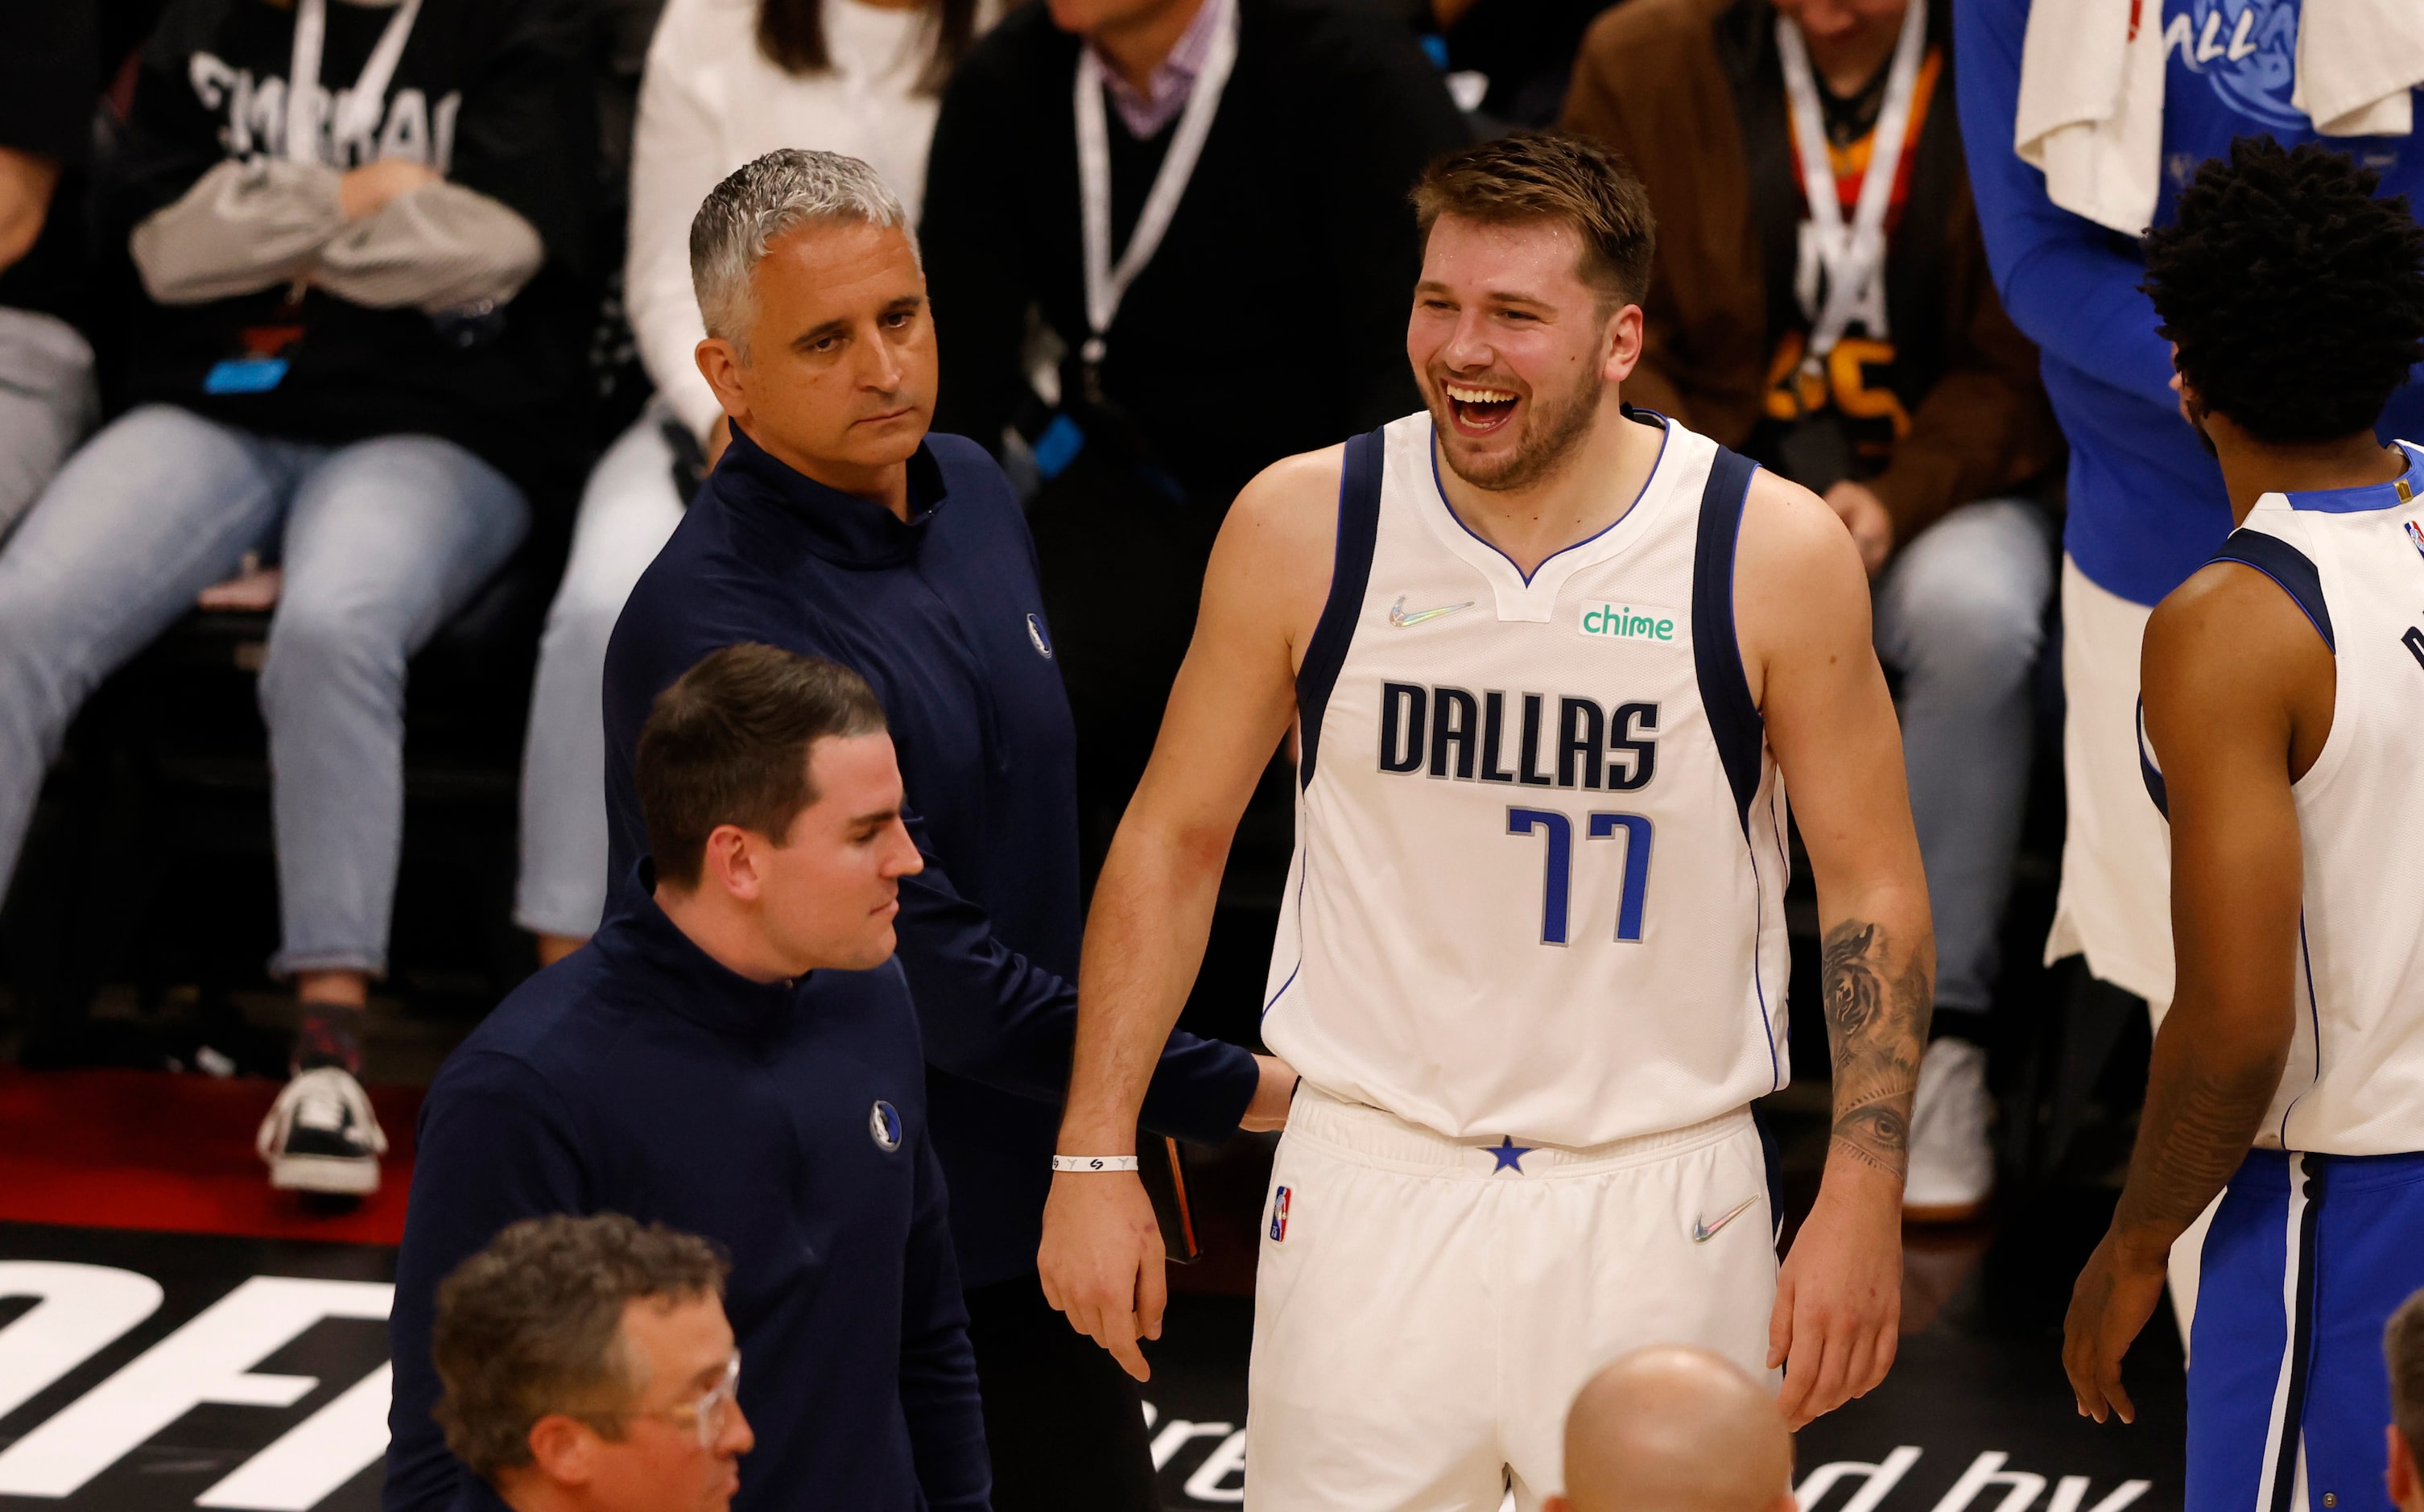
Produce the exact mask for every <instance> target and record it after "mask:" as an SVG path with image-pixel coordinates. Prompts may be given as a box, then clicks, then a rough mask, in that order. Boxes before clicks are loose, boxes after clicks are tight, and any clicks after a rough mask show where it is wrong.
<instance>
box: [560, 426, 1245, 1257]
mask: <svg viewBox="0 0 2424 1512" xmlns="http://www.w3.org/2000/svg"><path fill="white" fill-rule="evenodd" d="M909 492H910V504H911V509H910V517H909V519H908V520H907V521H906V522H903V521H902V520H901V519H900V518H899V517H896V516H894V515H893V513H892V512H891V511H890V510H888V509H885V508H884V507H883V506H882V505H880V504H875V503H870V502H869V501H866V500H863V499H857V498H853V497H852V496H851V495H849V494H845V493H841V492H839V491H837V490H836V489H832V488H828V487H826V486H824V485H822V484H820V483H817V482H815V481H813V480H811V479H809V478H806V477H804V476H803V475H801V474H800V473H798V472H796V471H794V470H791V469H790V468H789V467H788V466H786V465H784V464H783V463H781V462H779V461H777V460H775V459H774V458H773V457H772V456H770V455H768V454H766V453H765V452H764V451H762V450H761V449H759V448H758V446H757V445H756V444H755V443H754V442H752V441H751V440H750V438H748V437H747V436H746V435H744V434H743V433H742V430H741V428H740V427H739V426H737V425H736V426H734V427H733V432H732V444H731V446H730V447H729V448H727V449H726V452H725V454H724V456H723V458H722V460H721V461H720V462H719V464H718V465H717V467H716V470H715V471H714V472H713V473H712V474H711V475H710V477H709V478H708V480H707V482H706V484H705V485H703V486H702V487H701V488H700V490H699V493H698V497H697V498H696V499H695V500H694V501H692V503H691V506H690V511H689V513H688V515H686V516H685V517H683V519H682V522H681V524H680V525H679V526H678V527H677V528H676V529H675V531H674V533H673V537H672V538H671V539H670V540H668V541H667V542H666V543H665V547H664V549H663V550H662V551H661V552H659V553H658V555H657V559H656V561H655V562H654V563H653V564H652V565H650V566H649V567H648V570H647V571H646V573H644V574H642V575H641V578H640V581H639V583H638V585H637V586H636V587H635V588H634V589H633V590H632V593H631V597H630V600H629V601H628V602H627V603H626V604H625V606H624V609H623V614H622V618H621V619H620V620H618V621H617V622H616V623H615V626H614V637H613V639H612V640H611V641H610V642H609V644H608V646H607V652H606V674H605V678H606V680H605V718H606V808H607V816H608V820H609V833H610V835H611V836H612V848H611V855H612V858H613V865H614V872H613V875H614V876H615V877H617V878H628V877H629V876H630V875H631V872H630V867H631V865H632V863H633V862H634V861H635V860H636V859H637V858H638V857H639V856H640V855H641V854H642V853H643V852H645V851H646V849H647V836H646V826H645V825H644V824H643V823H642V821H641V819H640V814H639V798H638V794H637V793H636V791H635V790H634V789H633V788H632V786H631V757H632V753H633V752H634V751H635V750H636V749H637V748H638V745H639V737H640V726H641V725H642V724H644V723H646V719H647V715H648V709H649V708H650V706H651V705H652V704H653V703H654V702H655V699H656V696H657V694H658V693H659V692H662V691H663V690H664V689H665V688H666V687H668V686H670V685H671V684H672V683H673V682H674V680H675V679H676V678H678V677H679V676H681V675H682V674H683V673H684V672H687V671H688V670H690V668H691V667H692V666H693V665H694V664H696V662H697V661H698V660H699V659H700V658H701V657H704V656H706V655H707V654H708V653H709V652H710V651H713V650H716V649H717V648H719V647H722V646H726V645H736V644H738V643H741V642H746V641H758V642H763V643H765V644H767V645H777V646H781V647H783V648H784V649H785V650H789V651H797V652H801V653H803V654H806V655H814V656H821V657H827V658H830V659H831V660H833V661H838V662H840V663H841V664H843V665H844V666H847V667H851V668H853V670H855V671H857V672H858V673H859V674H860V675H861V676H864V677H866V678H867V680H868V681H869V683H870V684H871V685H872V686H873V687H874V689H875V692H876V695H877V696H878V697H879V698H881V699H882V700H883V702H884V708H885V715H886V716H887V718H888V719H889V721H890V724H891V726H892V740H893V743H894V745H895V747H896V748H897V749H898V750H899V752H900V756H901V777H902V780H903V782H904V784H905V786H906V788H907V792H908V807H909V815H908V820H909V833H910V835H911V836H913V837H914V838H915V839H916V841H917V849H918V851H920V852H921V853H922V854H923V855H924V856H925V859H926V869H925V871H924V872H923V873H921V874H919V875H917V876H915V877H904V878H902V879H901V913H900V915H899V917H898V919H897V920H896V921H895V928H896V929H897V930H898V931H899V933H900V939H901V950H900V961H901V966H902V968H903V969H904V970H905V971H906V972H907V973H908V978H909V985H910V989H911V991H912V993H913V995H915V997H916V999H917V1017H918V1022H919V1024H920V1026H921V1027H922V1028H923V1030H924V1034H925V1046H926V1059H927V1064H928V1066H929V1068H930V1074H929V1078H928V1091H929V1104H930V1106H931V1107H932V1109H933V1123H934V1149H935V1153H936V1154H938V1155H939V1156H940V1157H941V1160H942V1163H943V1170H944V1172H945V1174H946V1175H947V1176H948V1177H949V1184H950V1191H951V1232H952V1234H953V1236H954V1238H955V1239H956V1240H957V1242H958V1246H959V1256H960V1274H961V1279H962V1280H963V1281H965V1283H966V1284H967V1285H969V1286H982V1285H987V1284H989V1283H992V1282H995V1281H1008V1280H1011V1279H1013V1278H1014V1277H1017V1276H1021V1275H1026V1274H1030V1273H1032V1271H1033V1270H1034V1268H1035V1250H1036V1246H1037V1244H1038V1243H1039V1242H1040V1240H1041V1238H1042V1234H1043V1220H1044V1199H1045V1194H1046V1193H1047V1191H1048V1190H1049V1189H1050V1186H1051V1181H1052V1171H1051V1158H1050V1157H1051V1154H1052V1147H1053V1142H1054V1139H1055V1138H1056V1136H1057V1134H1058V1132H1059V1128H1060V1106H1061V1101H1062V1099H1063V1098H1064V1097H1065V1096H1066V1094H1067V1090H1068V1082H1069V1055H1070V1050H1071V1047H1072V1045H1073V1044H1074V1042H1075V1039H1076V986H1075V983H1076V974H1077V947H1078V940H1079V936H1080V934H1081V933H1082V931H1083V928H1084V921H1083V919H1082V917H1081V915H1080V914H1079V910H1078V902H1077V797H1076V766H1075V761H1076V756H1075V752H1076V732H1075V729H1074V727H1073V726H1072V724H1071V723H1070V718H1069V701H1068V697H1067V694H1066V693H1065V692H1063V691H1062V689H1061V673H1060V669H1059V667H1057V666H1056V665H1055V664H1054V662H1053V661H1052V640H1051V629H1050V627H1049V626H1048V625H1047V624H1046V623H1045V618H1044V601H1043V594H1042V592H1041V590H1040V589H1038V587H1037V586H1036V571H1035V546H1034V542H1033V541H1032V540H1031V539H1030V538H1029V535H1028V531H1027V520H1026V518H1025V517H1024V516H1022V515H1021V514H1020V513H1019V509H1018V502H1017V500H1016V499H1015V497H1013V494H1012V492H1011V489H1010V484H1009V481H1008V480H1007V479H1005V478H1003V476H1002V475H1001V470H1000V469H999V468H998V467H997V466H996V465H995V463H994V460H993V458H992V457H990V456H988V455H987V454H985V452H984V449H983V448H981V447H980V446H978V445H977V444H976V443H975V442H973V441H970V440H967V439H965V438H962V437H957V436H948V435H931V436H929V437H928V438H927V439H926V444H925V445H924V446H922V447H920V448H919V449H918V452H917V456H916V457H915V458H913V459H912V460H911V462H910V464H909ZM619 894H620V890H618V897H617V898H616V899H614V900H610V902H609V904H608V908H609V912H610V913H611V912H612V911H613V910H614V909H615V908H618V907H620V906H622V899H621V897H620V895H619ZM1256 1078H1257V1072H1256V1068H1255V1065H1254V1060H1253V1058H1252V1056H1251V1055H1249V1054H1248V1053H1247V1052H1245V1051H1243V1050H1240V1049H1237V1048H1236V1047H1235V1046H1233V1045H1227V1044H1222V1043H1220V1042H1215V1041H1206V1040H1199V1039H1196V1038H1195V1037H1194V1036H1192V1035H1188V1034H1173V1035H1172V1037H1171V1041H1170V1044H1169V1047H1168V1048H1167V1050H1166V1051H1165V1052H1164V1054H1163V1056H1162V1059H1161V1066H1160V1070H1159V1071H1158V1073H1157V1074H1156V1075H1155V1077H1154V1082H1153V1088H1152V1090H1151V1092H1150V1093H1149V1095H1148V1097H1147V1099H1146V1103H1145V1109H1144V1113H1145V1122H1146V1123H1147V1124H1148V1126H1150V1127H1152V1128H1154V1129H1156V1130H1158V1131H1159V1132H1162V1133H1165V1134H1174V1135H1178V1136H1180V1137H1182V1138H1192V1139H1198V1140H1203V1141H1205V1142H1212V1141H1217V1140H1220V1139H1222V1138H1227V1137H1228V1136H1229V1135H1231V1134H1232V1133H1234V1132H1236V1127H1237V1121H1238V1120H1239V1119H1240V1118H1241V1117H1243V1116H1244V1114H1245V1109H1246V1105H1247V1103H1248V1102H1249V1101H1251V1100H1252V1097H1253V1093H1254V1086H1255V1082H1256Z"/></svg>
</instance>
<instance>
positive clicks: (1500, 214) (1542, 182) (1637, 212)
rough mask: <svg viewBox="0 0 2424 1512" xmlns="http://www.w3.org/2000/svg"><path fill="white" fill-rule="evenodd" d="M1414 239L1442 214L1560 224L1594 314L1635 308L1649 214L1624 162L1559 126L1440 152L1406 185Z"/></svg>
mask: <svg viewBox="0 0 2424 1512" xmlns="http://www.w3.org/2000/svg"><path fill="white" fill-rule="evenodd" d="M1413 200H1414V216H1415V219H1416V222H1417V223H1418V224H1419V225H1420V226H1421V228H1422V233H1423V240H1424V241H1425V242H1428V241H1429V240H1430V234H1431V228H1432V227H1433V226H1435V225H1437V224H1438V223H1439V218H1440V217H1441V216H1442V215H1456V216H1459V217H1460V218H1462V219H1465V220H1475V221H1479V222H1481V223H1482V224H1484V225H1490V226H1520V225H1529V224H1535V223H1538V222H1542V221H1549V222H1555V223H1556V224H1559V225H1564V226H1570V227H1571V228H1572V229H1573V231H1574V234H1575V235H1576V236H1578V237H1580V238H1581V239H1582V244H1583V252H1582V263H1581V266H1580V268H1579V269H1578V270H1577V271H1579V272H1580V273H1581V275H1582V278H1583V281H1584V282H1586V283H1588V284H1590V285H1591V286H1592V287H1594V288H1596V289H1598V290H1599V291H1600V295H1601V298H1600V305H1601V308H1602V309H1603V310H1609V311H1614V310H1618V309H1619V308H1621V307H1622V306H1625V305H1631V304H1639V303H1640V302H1641V300H1642V297H1643V296H1644V295H1646V294H1649V292H1650V262H1651V257H1652V256H1653V255H1654V254H1655V253H1656V252H1657V250H1658V219H1657V217H1656V216H1655V215H1652V214H1651V210H1650V191H1649V190H1648V189H1646V188H1644V187H1642V183H1641V180H1640V179H1639V178H1637V177H1636V176H1635V174H1634V171H1633V167H1632V166H1631V165H1630V164H1628V163H1626V162H1625V161H1624V159H1623V158H1622V157H1620V156H1619V155H1618V154H1616V153H1615V152H1612V151H1608V150H1607V149H1606V148H1604V147H1602V146H1600V145H1599V144H1598V143H1597V142H1593V141H1589V140H1587V139H1586V138H1584V137H1580V136H1574V135H1568V134H1567V133H1564V132H1545V131H1535V132H1517V133H1515V134H1514V135H1511V136H1501V137H1499V138H1497V139H1496V140H1494V141H1488V142H1476V143H1475V144H1474V145H1473V146H1471V147H1459V148H1456V149H1453V150H1451V151H1446V152H1443V153H1441V154H1440V155H1439V156H1438V157H1436V158H1433V159H1432V160H1431V165H1430V167H1427V168H1426V169H1424V170H1423V177H1422V182H1421V183H1417V184H1415V185H1414V193H1413Z"/></svg>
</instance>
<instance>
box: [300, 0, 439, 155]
mask: <svg viewBox="0 0 2424 1512" xmlns="http://www.w3.org/2000/svg"><path fill="white" fill-rule="evenodd" d="M420 15H421V0H403V3H402V4H400V5H398V6H397V7H396V8H395V14H394V15H393V16H391V17H390V18H389V19H388V24H387V29H386V30H385V31H382V32H380V33H379V40H378V45H377V46H375V47H374V48H372V49H371V56H369V57H368V58H366V59H364V60H363V62H362V76H361V77H360V78H359V79H356V80H355V81H354V87H353V88H352V89H351V90H350V91H349V92H348V93H347V94H346V95H345V96H344V97H343V100H341V101H340V102H339V109H340V119H335V120H332V121H330V122H329V125H330V127H331V130H330V132H329V136H330V138H331V139H332V140H333V141H336V142H338V143H343V142H344V141H346V140H348V139H350V138H353V137H357V136H363V137H366V136H368V135H370V134H371V130H372V129H373V128H375V126H376V125H377V124H378V119H379V113H380V107H381V106H382V105H383V104H384V103H386V100H387V87H388V81H389V80H391V79H392V78H394V77H395V65H396V61H397V59H399V58H401V57H403V56H404V44H405V41H406V40H407V39H408V38H409V37H411V35H412V24H413V22H414V21H416V20H418V19H419V18H420ZM327 35H328V0H296V4H295V56H294V57H293V58H292V60H291V61H290V62H289V64H288V67H287V70H286V144H285V152H284V156H285V157H286V159H287V160H288V161H289V162H295V163H309V162H313V161H316V160H317V159H318V157H319V155H320V152H319V147H320V110H321V90H320V50H321V46H322V44H323V43H324V42H325V41H326V40H327ZM334 166H335V167H345V166H346V165H344V164H342V163H340V164H337V165H334Z"/></svg>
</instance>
